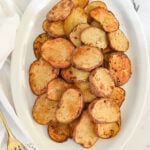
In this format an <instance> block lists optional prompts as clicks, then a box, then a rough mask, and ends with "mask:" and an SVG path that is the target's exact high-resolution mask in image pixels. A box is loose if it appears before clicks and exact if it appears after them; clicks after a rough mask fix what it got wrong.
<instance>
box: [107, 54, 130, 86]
mask: <svg viewBox="0 0 150 150" xmlns="http://www.w3.org/2000/svg"><path fill="white" fill-rule="evenodd" d="M105 66H106V67H107V68H108V69H109V71H110V74H111V76H112V77H113V79H114V82H115V85H116V86H121V85H123V84H125V83H127V82H128V80H129V79H130V77H131V74H132V72H131V61H130V59H129V57H128V56H127V55H126V54H125V53H122V52H113V53H111V54H109V55H108V59H107V61H106V65H105Z"/></svg>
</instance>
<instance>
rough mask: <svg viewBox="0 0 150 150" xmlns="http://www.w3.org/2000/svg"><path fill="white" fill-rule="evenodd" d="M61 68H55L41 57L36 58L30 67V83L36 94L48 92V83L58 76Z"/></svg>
mask: <svg viewBox="0 0 150 150" xmlns="http://www.w3.org/2000/svg"><path fill="white" fill-rule="evenodd" d="M58 73H59V69H55V68H53V67H52V66H51V65H50V64H49V63H47V62H46V61H45V60H43V59H42V58H40V59H39V60H35V61H34V62H33V63H32V64H31V65H30V68H29V83H30V87H31V90H32V92H33V93H34V94H35V95H41V94H43V93H45V92H46V90H47V84H48V82H50V81H51V80H53V79H54V78H56V77H57V76H58Z"/></svg>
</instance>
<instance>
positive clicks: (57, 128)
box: [48, 122, 70, 143]
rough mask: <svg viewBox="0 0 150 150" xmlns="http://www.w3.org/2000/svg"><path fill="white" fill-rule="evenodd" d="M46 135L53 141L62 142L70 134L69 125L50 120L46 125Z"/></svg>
mask: <svg viewBox="0 0 150 150" xmlns="http://www.w3.org/2000/svg"><path fill="white" fill-rule="evenodd" d="M48 135H49V137H50V138H51V139H52V140H54V141H55V142H58V143H62V142H64V141H66V140H67V139H68V137H69V135H70V130H69V125H68V124H62V123H59V122H55V123H54V122H51V123H49V125H48Z"/></svg>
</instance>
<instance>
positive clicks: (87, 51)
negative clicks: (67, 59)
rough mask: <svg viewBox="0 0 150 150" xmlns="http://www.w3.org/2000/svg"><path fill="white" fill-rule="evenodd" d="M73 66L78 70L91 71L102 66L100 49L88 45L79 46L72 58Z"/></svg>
mask: <svg viewBox="0 0 150 150" xmlns="http://www.w3.org/2000/svg"><path fill="white" fill-rule="evenodd" d="M72 62H73V65H74V66H75V67H76V68H78V69H83V70H85V71H91V70H92V69H94V68H96V67H98V66H100V65H102V63H103V54H102V52H101V51H100V49H98V48H96V47H92V46H88V45H83V46H80V47H78V48H77V49H76V51H75V52H74V54H73V58H72Z"/></svg>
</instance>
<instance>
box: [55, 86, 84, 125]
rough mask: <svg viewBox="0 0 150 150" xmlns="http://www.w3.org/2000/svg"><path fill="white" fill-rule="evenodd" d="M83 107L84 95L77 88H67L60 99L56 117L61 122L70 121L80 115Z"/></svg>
mask: <svg viewBox="0 0 150 150" xmlns="http://www.w3.org/2000/svg"><path fill="white" fill-rule="evenodd" d="M82 108H83V96H82V94H81V92H80V91H79V90H77V89H74V88H70V89H67V90H66V91H65V92H64V93H63V95H62V97H61V100H60V103H59V107H58V109H57V111H56V119H57V120H58V122H61V123H70V122H72V121H73V120H75V119H76V118H78V116H79V115H80V113H81V111H82Z"/></svg>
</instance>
